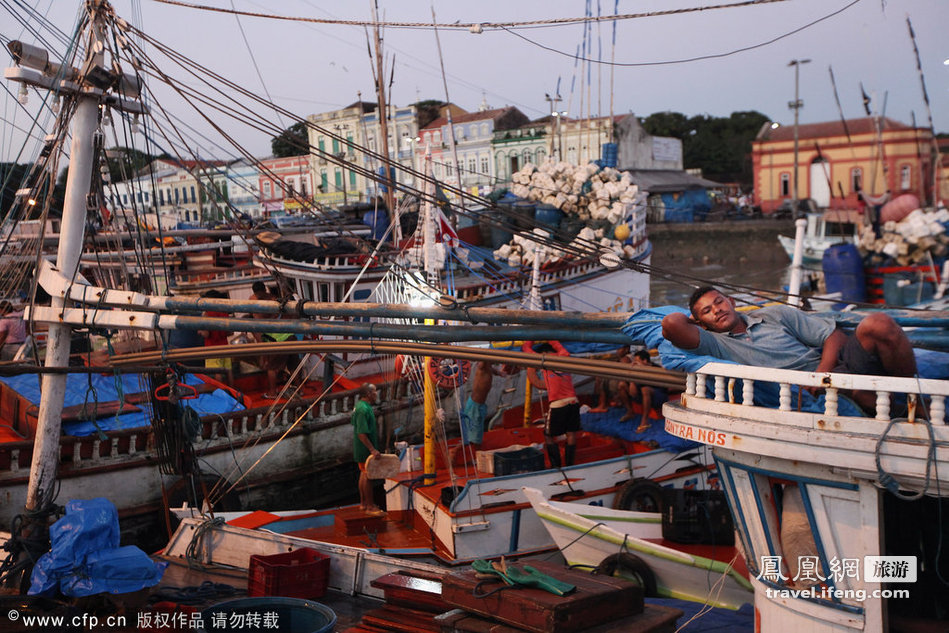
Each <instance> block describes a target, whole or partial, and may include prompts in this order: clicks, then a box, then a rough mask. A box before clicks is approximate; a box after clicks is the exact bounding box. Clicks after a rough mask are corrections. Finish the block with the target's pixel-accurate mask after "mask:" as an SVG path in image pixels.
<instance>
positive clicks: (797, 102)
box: [788, 59, 811, 217]
mask: <svg viewBox="0 0 949 633" xmlns="http://www.w3.org/2000/svg"><path fill="white" fill-rule="evenodd" d="M810 61H811V60H809V59H792V60H791V61H790V62H789V63H788V66H794V101H791V102H790V103H788V107H789V108H790V109H792V110H794V174H793V176H794V178H793V183H792V189H793V191H792V192H791V195H792V198H791V215H792V217H794V216H796V215H797V200H798V197H797V196H798V188H797V150H798V134H797V126H798V113H799V111H800V109H801V108H803V107H804V102H803V101H801V99H800V97H799V89H798V88H799V74H800V73H799V71H800V68H801V64H808V63H810Z"/></svg>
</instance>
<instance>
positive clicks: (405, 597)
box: [370, 572, 447, 613]
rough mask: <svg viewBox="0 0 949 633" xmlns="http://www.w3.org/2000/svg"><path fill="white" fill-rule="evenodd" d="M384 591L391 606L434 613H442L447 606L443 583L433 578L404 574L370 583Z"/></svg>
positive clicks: (391, 574)
mask: <svg viewBox="0 0 949 633" xmlns="http://www.w3.org/2000/svg"><path fill="white" fill-rule="evenodd" d="M370 585H371V586H373V587H376V588H377V589H382V591H383V593H384V594H385V597H386V602H387V603H389V604H394V605H400V606H406V607H410V608H414V609H421V610H424V611H431V612H432V613H441V612H443V611H444V610H445V609H446V608H447V606H446V605H445V601H444V600H442V583H441V581H440V580H435V579H432V578H420V577H418V576H414V575H411V574H407V573H403V572H392V573H389V574H386V575H385V576H380V577H379V578H376V579H375V580H373V581H372V582H371V583H370Z"/></svg>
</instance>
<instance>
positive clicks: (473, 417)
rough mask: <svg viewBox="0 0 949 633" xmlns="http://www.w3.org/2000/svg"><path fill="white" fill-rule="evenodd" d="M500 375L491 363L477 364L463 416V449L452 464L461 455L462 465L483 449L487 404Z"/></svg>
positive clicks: (454, 461) (455, 455)
mask: <svg viewBox="0 0 949 633" xmlns="http://www.w3.org/2000/svg"><path fill="white" fill-rule="evenodd" d="M500 375H501V373H500V372H499V371H498V369H497V368H496V367H495V366H494V364H493V363H491V362H489V361H481V362H478V363H476V364H475V367H474V372H473V373H472V378H471V393H470V394H469V395H468V401H467V402H466V403H465V409H464V412H463V413H462V415H461V447H460V450H459V451H458V452H456V453H455V454H454V455H453V458H452V463H457V462H456V458H457V456H458V455H459V454H460V455H461V463H464V461H466V460H467V459H468V456H469V455H470V456H472V457H473V456H474V455H475V454H476V453H477V451H479V450H480V449H481V440H482V438H483V437H484V419H485V417H486V416H487V414H488V405H487V404H485V403H486V402H487V400H488V394H489V393H490V392H491V386H492V385H493V384H494V377H495V376H500ZM468 447H470V448H468ZM458 465H460V464H458Z"/></svg>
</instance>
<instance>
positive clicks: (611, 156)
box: [600, 143, 619, 167]
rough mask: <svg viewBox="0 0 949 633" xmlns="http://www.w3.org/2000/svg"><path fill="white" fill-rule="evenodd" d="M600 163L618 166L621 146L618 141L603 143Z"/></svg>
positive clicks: (605, 165) (606, 165) (604, 165)
mask: <svg viewBox="0 0 949 633" xmlns="http://www.w3.org/2000/svg"><path fill="white" fill-rule="evenodd" d="M600 156H601V158H600V164H601V166H603V167H616V163H617V162H618V159H619V146H618V145H617V144H616V143H603V146H602V147H601V148H600Z"/></svg>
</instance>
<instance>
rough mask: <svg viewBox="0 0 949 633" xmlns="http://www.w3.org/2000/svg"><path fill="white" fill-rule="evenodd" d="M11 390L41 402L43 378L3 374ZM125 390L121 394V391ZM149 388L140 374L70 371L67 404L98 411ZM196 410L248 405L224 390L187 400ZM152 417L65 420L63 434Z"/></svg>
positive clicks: (132, 424)
mask: <svg viewBox="0 0 949 633" xmlns="http://www.w3.org/2000/svg"><path fill="white" fill-rule="evenodd" d="M0 381H3V382H4V383H5V384H6V385H7V386H9V387H10V388H11V389H13V390H15V391H16V392H17V393H19V394H20V395H22V396H23V397H24V398H27V399H28V400H29V401H30V402H32V403H34V404H39V401H40V377H39V376H38V375H36V374H22V375H19V376H4V377H0ZM184 382H186V383H187V384H189V385H198V384H202V382H201V380H200V379H198V378H196V377H194V376H193V375H190V374H189V375H187V376H185V378H184ZM120 389H121V394H120V393H119V390H120ZM148 390H149V384H148V382H147V381H146V380H145V379H144V377H143V376H141V375H138V374H124V375H121V376H103V375H100V374H69V375H67V376H66V399H65V402H64V403H63V406H65V407H70V406H82V405H84V404H85V405H87V406H88V408H89V409H90V410H94V407H95V404H96V403H97V402H102V403H104V402H115V401H118V400H121V399H122V397H124V396H125V395H128V394H133V393H141V392H143V391H148ZM184 404H187V405H188V406H190V407H191V408H192V409H194V410H195V411H196V412H197V413H198V415H199V416H204V415H210V414H212V413H230V412H231V411H239V410H241V409H243V408H244V405H243V404H242V403H241V402H239V401H238V400H236V399H235V398H234V397H233V396H231V394H230V393H228V392H227V391H225V390H223V389H216V390H214V391H213V392H210V393H205V394H201V395H199V396H198V397H197V398H196V399H194V400H187V401H185V402H184ZM149 424H151V420H150V419H149V417H148V412H147V410H146V409H144V408H143V409H142V410H141V411H135V412H131V413H123V414H121V415H110V416H106V417H101V418H99V419H98V420H96V421H95V423H93V422H92V420H76V421H70V422H64V423H63V433H64V434H66V435H73V436H78V437H81V436H84V435H92V434H93V433H96V432H97V431H99V430H101V431H111V430H115V429H133V428H137V427H142V426H148V425H149Z"/></svg>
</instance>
